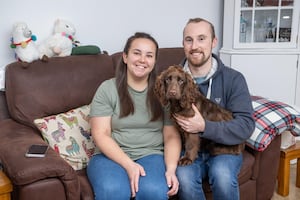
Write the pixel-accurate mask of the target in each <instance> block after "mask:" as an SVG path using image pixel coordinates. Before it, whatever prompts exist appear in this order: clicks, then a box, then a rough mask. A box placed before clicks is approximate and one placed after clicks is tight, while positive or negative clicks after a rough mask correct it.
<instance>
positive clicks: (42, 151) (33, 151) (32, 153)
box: [25, 144, 49, 158]
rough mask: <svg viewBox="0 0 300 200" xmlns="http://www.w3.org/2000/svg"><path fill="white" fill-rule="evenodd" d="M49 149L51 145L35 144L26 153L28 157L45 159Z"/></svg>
mask: <svg viewBox="0 0 300 200" xmlns="http://www.w3.org/2000/svg"><path fill="white" fill-rule="evenodd" d="M48 148H49V145H43V144H33V145H31V146H30V147H29V148H28V151H27V152H26V154H25V156H26V157H39V158H41V157H45V155H46V153H47V150H48Z"/></svg>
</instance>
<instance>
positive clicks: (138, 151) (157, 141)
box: [90, 78, 172, 160]
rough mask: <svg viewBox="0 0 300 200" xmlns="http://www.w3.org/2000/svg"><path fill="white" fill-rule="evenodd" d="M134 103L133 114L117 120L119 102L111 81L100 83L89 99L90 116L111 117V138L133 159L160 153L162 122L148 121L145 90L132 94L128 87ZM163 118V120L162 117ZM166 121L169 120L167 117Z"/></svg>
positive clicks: (161, 152) (114, 85) (167, 122)
mask: <svg viewBox="0 0 300 200" xmlns="http://www.w3.org/2000/svg"><path fill="white" fill-rule="evenodd" d="M128 90H129V93H130V95H131V98H132V100H133V103H134V108H135V110H134V114H130V115H128V116H126V117H123V118H119V114H120V101H119V95H118V92H117V88H116V82H115V78H112V79H109V80H107V81H104V82H103V83H102V84H101V85H100V86H99V88H98V89H97V92H96V94H95V96H94V98H93V101H92V104H91V111H90V116H91V117H96V116H111V117H112V120H111V129H112V138H113V139H114V140H115V141H116V142H117V143H118V144H119V146H120V147H121V148H122V150H123V151H124V152H125V153H126V154H127V155H128V156H129V157H130V158H131V159H133V160H137V159H139V158H141V157H144V156H146V155H150V154H163V135H162V128H163V124H164V123H165V124H167V125H169V124H172V122H170V121H169V120H166V121H165V122H163V120H162V119H160V120H157V121H150V119H151V115H150V113H149V111H148V110H149V109H148V108H147V105H146V97H147V89H145V90H144V91H141V92H140V91H135V90H133V89H132V88H130V87H128ZM164 118H165V119H166V117H164ZM167 118H169V117H167Z"/></svg>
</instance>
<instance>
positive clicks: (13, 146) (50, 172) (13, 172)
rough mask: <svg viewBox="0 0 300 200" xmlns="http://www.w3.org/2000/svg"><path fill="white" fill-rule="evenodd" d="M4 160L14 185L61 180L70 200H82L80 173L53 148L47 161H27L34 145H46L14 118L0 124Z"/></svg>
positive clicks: (0, 148)
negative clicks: (78, 176)
mask: <svg viewBox="0 0 300 200" xmlns="http://www.w3.org/2000/svg"><path fill="white" fill-rule="evenodd" d="M0 130H1V131H0V137H1V140H0V160H1V162H2V165H3V168H4V170H5V172H6V174H7V175H8V176H9V178H10V179H11V181H12V183H13V184H14V185H26V184H31V183H34V182H37V181H40V180H43V179H48V178H57V179H59V180H60V181H61V182H62V183H63V185H64V187H65V190H66V196H67V199H78V197H79V196H80V190H79V182H78V178H77V175H76V172H75V171H74V170H73V169H72V167H71V166H70V165H69V164H67V163H66V162H65V161H64V160H63V159H62V158H61V157H60V156H59V155H58V154H57V153H56V152H55V151H54V150H53V149H51V148H49V150H48V152H47V154H46V156H45V157H43V158H27V157H25V153H26V151H27V149H28V148H29V146H30V145H32V144H46V143H45V141H44V140H43V139H42V137H41V136H40V134H39V132H38V131H37V130H34V129H33V128H31V127H28V126H25V125H21V124H19V123H17V122H15V121H13V120H11V119H8V120H4V121H1V122H0Z"/></svg>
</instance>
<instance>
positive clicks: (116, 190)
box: [87, 154, 168, 200]
mask: <svg viewBox="0 0 300 200" xmlns="http://www.w3.org/2000/svg"><path fill="white" fill-rule="evenodd" d="M136 163H139V164H140V165H141V166H143V167H144V169H145V172H146V176H140V179H139V191H138V192H137V193H136V197H135V199H136V200H148V199H149V200H153V199H155V200H160V199H161V200H167V199H168V195H167V192H168V186H167V182H166V178H165V171H166V170H165V169H166V167H165V162H164V157H163V155H149V156H145V157H143V158H141V159H138V160H136ZM87 175H88V178H89V181H90V183H91V185H92V187H93V191H94V195H95V200H100V199H101V200H114V199H116V200H129V199H130V198H131V189H130V183H129V179H128V175H127V173H126V171H125V169H124V168H123V167H121V166H120V165H119V164H117V163H116V162H114V161H112V160H110V159H109V158H107V157H106V156H105V155H104V154H97V155H94V156H93V157H92V158H91V160H90V162H89V165H88V167H87Z"/></svg>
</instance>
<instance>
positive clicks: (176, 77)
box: [154, 65, 244, 165]
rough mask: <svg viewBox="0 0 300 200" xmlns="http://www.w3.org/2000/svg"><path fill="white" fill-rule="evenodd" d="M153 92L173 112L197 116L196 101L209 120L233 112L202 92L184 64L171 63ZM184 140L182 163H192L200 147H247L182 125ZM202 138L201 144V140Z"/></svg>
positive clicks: (233, 150)
mask: <svg viewBox="0 0 300 200" xmlns="http://www.w3.org/2000/svg"><path fill="white" fill-rule="evenodd" d="M154 92H155V94H156V96H157V97H158V99H159V101H160V102H161V104H162V105H163V106H167V105H169V106H170V114H171V117H172V118H173V115H174V114H179V115H182V116H185V117H192V116H194V114H195V113H194V110H193V109H192V104H194V105H195V106H196V107H197V108H198V110H199V112H200V113H201V114H202V116H203V118H204V119H206V120H210V121H228V120H231V119H232V113H231V112H229V111H227V110H225V109H223V108H222V107H220V106H219V105H217V104H215V103H213V102H212V101H210V100H209V99H207V98H206V97H205V96H203V95H202V94H201V93H200V92H199V89H198V87H197V85H196V84H195V83H194V80H193V78H192V77H191V76H190V75H189V74H188V73H186V72H184V70H183V69H182V67H181V66H177V65H174V66H170V67H168V68H167V69H166V70H164V71H163V72H162V73H161V74H160V75H159V76H158V77H157V79H156V83H155V88H154ZM173 119H174V118H173ZM178 128H179V131H180V132H181V133H182V139H183V141H184V148H185V155H184V156H183V157H182V158H181V159H180V160H179V165H188V164H191V163H192V162H193V161H194V160H195V159H196V158H197V156H198V151H199V149H200V148H201V149H208V150H209V151H210V153H211V154H212V155H218V154H239V153H241V151H242V150H243V149H244V144H240V145H231V146H229V145H223V144H218V143H215V142H213V141H211V140H208V139H204V138H202V139H201V140H200V137H199V135H198V134H191V133H186V132H185V131H184V130H183V129H182V128H180V127H179V125H178ZM200 142H201V144H200Z"/></svg>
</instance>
